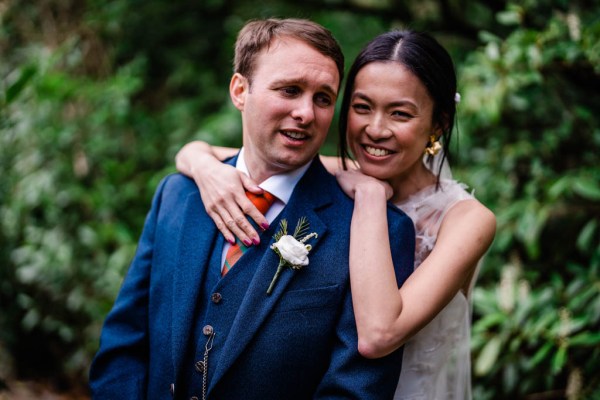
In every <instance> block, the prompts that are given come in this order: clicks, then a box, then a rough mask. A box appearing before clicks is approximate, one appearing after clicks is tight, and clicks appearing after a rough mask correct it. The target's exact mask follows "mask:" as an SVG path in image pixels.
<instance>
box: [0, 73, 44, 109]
mask: <svg viewBox="0 0 600 400" xmlns="http://www.w3.org/2000/svg"><path fill="white" fill-rule="evenodd" d="M36 73H37V68H36V67H34V66H33V65H30V66H27V67H25V68H23V70H22V71H21V76H19V79H17V81H16V82H15V83H13V84H12V85H10V86H9V87H8V89H6V104H10V103H11V102H12V101H13V100H15V99H16V98H17V96H18V95H19V94H20V93H21V92H22V91H23V89H24V88H25V86H26V85H27V83H28V82H29V81H30V80H31V78H33V77H34V76H35V74H36Z"/></svg>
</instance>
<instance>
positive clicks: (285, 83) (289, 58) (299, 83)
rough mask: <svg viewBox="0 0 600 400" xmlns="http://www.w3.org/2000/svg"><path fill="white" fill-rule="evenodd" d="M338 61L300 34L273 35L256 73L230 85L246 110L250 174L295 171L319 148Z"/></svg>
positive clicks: (265, 175) (328, 118)
mask: <svg viewBox="0 0 600 400" xmlns="http://www.w3.org/2000/svg"><path fill="white" fill-rule="evenodd" d="M339 79H340V77H339V74H338V69H337V66H336V64H335V62H334V61H333V60H332V59H331V58H329V57H326V56H324V55H322V54H321V53H319V52H318V51H317V50H315V49H314V48H312V47H311V46H309V45H307V44H306V43H304V42H303V41H300V40H298V39H294V38H290V37H286V38H282V39H275V40H274V41H273V42H272V43H271V45H270V46H269V47H268V48H266V49H263V50H262V51H261V52H260V54H259V55H258V56H257V57H256V61H255V69H254V73H253V75H252V77H251V78H250V79H248V78H247V77H244V76H241V75H239V74H235V75H234V76H233V78H232V81H231V85H230V94H231V97H232V101H233V103H234V105H235V106H236V107H237V108H238V109H239V110H240V111H241V112H242V124H243V139H244V157H245V160H246V163H247V164H248V170H249V172H250V174H251V175H252V178H254V179H255V180H257V181H259V182H261V181H263V180H265V179H267V178H268V177H269V176H271V175H274V174H278V173H282V172H287V171H291V170H294V169H296V168H298V167H300V166H302V165H304V164H306V163H307V162H308V161H310V160H311V159H312V158H313V157H314V156H315V155H316V154H317V152H318V151H319V148H320V147H321V145H322V144H323V141H324V140H325V138H326V136H327V132H328V131H329V126H330V125H331V121H332V119H333V115H334V111H335V101H336V99H337V95H338V92H337V91H338V87H339Z"/></svg>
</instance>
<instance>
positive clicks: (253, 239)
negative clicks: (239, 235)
mask: <svg viewBox="0 0 600 400" xmlns="http://www.w3.org/2000/svg"><path fill="white" fill-rule="evenodd" d="M252 243H254V244H255V245H257V244H260V239H258V238H252Z"/></svg>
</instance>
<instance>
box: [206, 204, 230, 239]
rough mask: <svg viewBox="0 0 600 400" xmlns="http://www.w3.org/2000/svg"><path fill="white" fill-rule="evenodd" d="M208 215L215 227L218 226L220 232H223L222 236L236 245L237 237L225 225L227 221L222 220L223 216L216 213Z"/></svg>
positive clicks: (212, 212) (211, 212)
mask: <svg viewBox="0 0 600 400" xmlns="http://www.w3.org/2000/svg"><path fill="white" fill-rule="evenodd" d="M208 215H209V216H210V218H211V219H212V220H213V221H214V223H215V225H216V226H217V229H218V230H219V232H221V234H222V235H223V237H224V238H225V240H227V241H228V242H229V243H231V244H234V243H235V236H234V235H233V233H231V231H230V230H229V229H228V228H227V224H226V223H225V221H223V218H221V215H219V213H218V212H216V211H210V212H209V213H208Z"/></svg>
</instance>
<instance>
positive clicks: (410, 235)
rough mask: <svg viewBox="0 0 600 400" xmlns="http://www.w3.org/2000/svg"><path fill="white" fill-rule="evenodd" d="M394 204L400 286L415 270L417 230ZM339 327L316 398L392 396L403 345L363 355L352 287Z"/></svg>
mask: <svg viewBox="0 0 600 400" xmlns="http://www.w3.org/2000/svg"><path fill="white" fill-rule="evenodd" d="M392 207H393V206H390V207H389V211H388V223H389V228H390V229H389V235H390V243H391V244H392V258H393V260H394V268H395V270H396V278H397V280H398V285H399V286H400V285H401V284H402V283H403V282H404V281H405V280H406V278H408V276H409V275H410V274H411V272H412V270H413V260H414V246H415V232H414V226H413V223H412V221H411V220H410V218H408V217H407V216H406V215H405V214H404V213H401V212H399V211H398V210H397V209H395V207H394V208H392ZM336 329H337V334H336V343H335V344H334V351H333V354H332V357H331V363H330V365H329V367H328V370H327V373H326V374H325V376H324V378H323V380H322V381H321V383H320V385H319V388H318V390H317V392H316V394H315V398H316V399H348V398H353V399H391V398H392V397H393V394H394V391H395V389H396V385H397V383H398V378H399V375H400V368H401V365H402V349H398V350H396V351H395V352H393V353H392V354H390V355H388V356H386V357H382V358H378V359H367V358H364V357H362V356H361V355H360V353H359V352H358V350H357V346H358V334H357V332H356V322H355V319H354V311H353V308H352V298H351V291H350V289H349V288H348V290H347V291H346V293H345V299H344V307H343V310H342V313H341V315H340V318H339V321H338V325H337V328H336Z"/></svg>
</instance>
